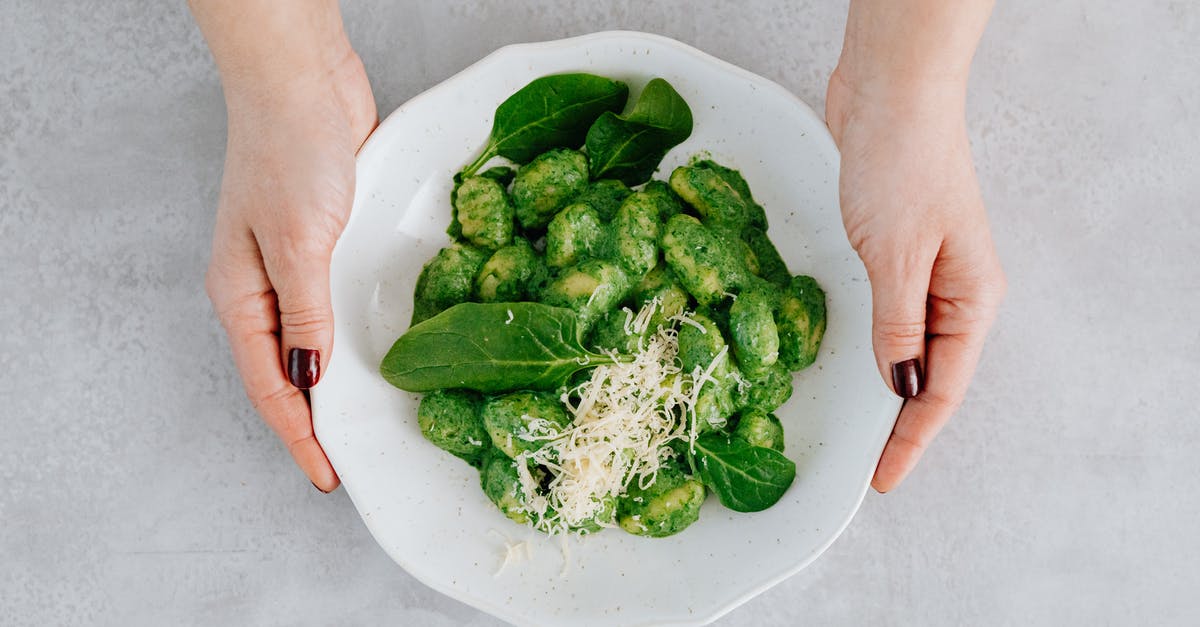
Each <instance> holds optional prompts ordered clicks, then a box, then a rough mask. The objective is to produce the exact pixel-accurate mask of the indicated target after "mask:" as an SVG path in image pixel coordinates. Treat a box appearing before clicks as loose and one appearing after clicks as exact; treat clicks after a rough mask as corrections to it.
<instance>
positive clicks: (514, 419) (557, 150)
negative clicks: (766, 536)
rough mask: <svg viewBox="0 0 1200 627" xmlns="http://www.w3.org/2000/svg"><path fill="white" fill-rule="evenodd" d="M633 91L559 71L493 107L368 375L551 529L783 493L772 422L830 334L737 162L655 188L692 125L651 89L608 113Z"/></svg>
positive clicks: (430, 435)
mask: <svg viewBox="0 0 1200 627" xmlns="http://www.w3.org/2000/svg"><path fill="white" fill-rule="evenodd" d="M627 97H628V87H627V86H626V85H625V84H624V83H622V82H620V81H615V80H611V79H608V78H604V77H598V76H592V75H588V74H560V75H553V76H545V77H542V78H539V79H537V80H535V81H533V82H532V83H530V84H529V85H527V86H526V87H525V88H523V89H521V90H520V91H518V92H517V93H516V94H514V95H513V96H512V97H510V98H509V99H508V100H506V101H505V102H504V103H502V104H501V105H500V107H499V108H498V109H497V111H496V116H495V122H494V123H493V128H492V133H491V136H490V138H489V140H488V142H487V144H486V146H485V148H484V150H483V152H482V153H481V154H480V156H479V158H477V159H476V160H475V161H474V162H473V163H471V164H470V165H468V166H467V167H465V168H464V169H463V171H462V172H459V173H458V174H457V175H456V176H455V177H454V190H453V192H452V194H451V208H450V212H449V213H450V226H449V228H448V229H447V233H448V234H449V235H450V236H451V238H452V239H453V240H454V241H453V242H452V243H451V244H450V245H449V246H447V247H445V248H443V249H442V250H441V251H439V252H438V254H437V255H435V256H434V258H433V259H431V260H430V261H429V263H427V264H426V266H425V267H424V269H423V270H422V271H421V274H420V277H419V279H418V281H417V285H416V290H415V293H414V304H413V317H412V326H411V327H410V328H409V330H408V331H407V332H406V333H405V334H404V335H402V336H401V337H400V338H399V339H397V340H396V343H395V344H394V345H393V346H392V349H391V350H390V351H389V352H388V354H387V356H386V357H385V358H384V360H383V363H382V364H381V366H380V371H381V373H382V375H383V376H384V378H385V379H387V380H388V381H389V382H390V383H392V384H393V385H395V386H396V387H399V388H401V389H403V390H407V391H410V392H420V393H424V394H425V396H424V398H423V399H422V400H421V404H420V408H419V410H418V424H419V426H420V428H421V432H422V433H423V434H424V435H425V437H426V438H427V439H428V440H429V441H430V442H432V443H433V444H435V445H436V446H438V447H440V448H442V449H444V450H446V451H447V452H449V453H451V454H453V455H455V456H457V457H459V458H461V459H463V460H465V461H466V462H468V463H470V464H472V465H474V466H476V467H478V468H479V472H480V483H481V487H482V488H483V492H484V494H485V495H486V496H487V498H488V499H489V500H491V501H492V502H493V503H494V504H495V505H496V506H497V508H499V510H500V511H501V512H502V513H503V514H504V515H505V516H507V517H509V518H511V519H512V520H514V521H516V522H518V523H522V524H528V525H531V526H533V527H534V528H536V529H538V530H541V531H544V532H547V533H550V534H561V533H580V534H583V533H593V532H596V531H599V530H601V529H604V528H620V529H623V530H625V531H627V532H629V533H632V534H635V535H642V536H648V537H664V536H669V535H672V534H675V533H678V532H680V531H682V530H683V529H684V528H686V527H687V526H689V525H691V524H692V523H694V522H695V521H696V520H698V519H699V516H700V510H701V506H702V504H703V503H704V501H705V497H706V495H707V494H708V492H709V491H711V492H712V493H713V494H715V495H716V497H717V499H718V500H719V501H720V502H721V504H723V505H724V506H726V507H728V508H730V509H733V510H735V511H739V512H754V511H760V510H763V509H766V508H767V507H770V506H771V505H773V504H775V503H776V502H778V501H779V499H781V498H782V497H783V495H784V493H785V492H786V491H787V489H788V487H789V486H790V485H791V483H792V482H793V481H794V479H795V476H796V466H795V463H794V462H792V461H791V460H790V459H788V458H787V457H786V456H785V455H783V453H782V451H783V448H784V437H783V433H784V426H783V424H782V423H781V421H780V420H779V418H778V417H777V416H776V415H775V411H776V410H777V409H778V408H779V406H780V405H782V404H783V403H784V402H786V401H787V400H788V398H789V397H790V396H791V394H792V390H793V380H792V375H791V373H792V372H794V371H796V370H800V369H802V368H805V367H807V366H809V365H811V364H812V363H813V362H814V361H815V360H816V359H817V356H818V353H819V350H820V344H821V337H822V336H823V334H824V331H825V324H826V310H825V294H824V292H823V291H822V290H821V288H820V286H819V285H818V284H817V282H816V281H815V280H814V279H812V278H811V277H808V276H793V275H792V274H791V273H790V271H789V270H788V268H787V265H786V263H785V262H784V261H783V258H782V256H781V255H780V254H779V251H778V249H777V248H776V247H775V245H774V244H773V243H772V242H771V240H770V238H769V237H768V235H767V231H768V229H767V226H768V225H767V214H766V211H765V210H764V208H763V207H762V206H761V205H760V204H759V203H758V202H757V201H755V199H754V197H753V195H752V194H751V191H750V186H749V184H748V183H747V182H746V180H745V179H744V178H743V177H742V175H741V174H740V173H739V172H738V171H736V170H734V169H731V168H728V167H725V166H723V165H721V164H719V163H717V162H715V161H713V160H712V159H709V158H696V159H693V161H692V162H691V163H690V164H689V165H686V166H683V167H679V168H675V169H674V170H673V171H672V172H670V174H669V176H667V180H665V181H664V180H651V177H652V176H653V175H654V173H655V171H656V170H657V169H658V167H659V165H660V163H661V162H662V159H663V158H664V156H665V155H666V154H667V153H668V152H669V151H670V150H671V149H672V148H674V147H675V146H677V145H679V144H680V143H682V142H683V141H685V140H686V139H687V138H688V136H689V135H690V134H691V131H692V123H693V121H692V114H691V110H690V108H689V107H688V105H687V103H686V102H685V101H684V99H683V98H682V97H681V96H680V95H679V93H678V92H676V91H675V89H674V88H673V87H672V86H671V85H670V84H669V83H668V82H667V81H665V80H662V79H657V78H656V79H653V80H651V81H650V82H649V83H648V84H647V85H645V86H644V87H643V89H642V91H641V93H640V95H639V96H638V98H637V100H636V102H635V103H634V105H633V107H632V108H631V109H630V110H629V112H628V113H622V110H623V109H624V108H625V104H626V99H627ZM496 157H500V158H503V159H505V160H507V162H508V163H506V164H503V165H496V166H494V167H491V168H489V169H484V167H485V166H488V165H489V164H490V163H491V162H492V161H493V159H494V158H496Z"/></svg>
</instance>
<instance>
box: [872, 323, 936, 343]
mask: <svg viewBox="0 0 1200 627" xmlns="http://www.w3.org/2000/svg"><path fill="white" fill-rule="evenodd" d="M875 338H876V340H878V341H880V342H883V343H885V344H911V343H915V342H924V341H925V323H924V322H923V321H922V322H903V321H893V320H878V321H876V322H875Z"/></svg>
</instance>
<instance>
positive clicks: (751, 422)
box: [733, 411, 783, 453]
mask: <svg viewBox="0 0 1200 627" xmlns="http://www.w3.org/2000/svg"><path fill="white" fill-rule="evenodd" d="M733 435H735V436H737V437H739V438H742V439H743V440H745V441H747V442H749V443H750V444H752V445H754V446H763V447H766V448H773V449H775V450H777V451H779V452H780V453H782V452H783V424H782V423H780V422H779V418H778V417H776V416H775V414H768V413H765V412H761V411H744V412H742V416H741V418H739V419H738V424H737V428H736V429H734V430H733Z"/></svg>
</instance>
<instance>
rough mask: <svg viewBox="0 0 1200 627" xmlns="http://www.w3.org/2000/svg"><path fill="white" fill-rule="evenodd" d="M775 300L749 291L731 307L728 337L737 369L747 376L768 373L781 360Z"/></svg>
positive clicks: (763, 293) (743, 293)
mask: <svg viewBox="0 0 1200 627" xmlns="http://www.w3.org/2000/svg"><path fill="white" fill-rule="evenodd" d="M773 305H774V302H773V298H772V297H771V296H770V295H769V294H767V293H766V292H763V291H761V290H747V291H743V292H742V293H741V294H740V295H738V297H737V299H736V300H734V301H733V304H732V305H730V307H729V333H730V336H731V337H732V339H733V354H734V356H735V357H737V363H738V366H739V367H740V368H741V370H742V372H745V373H746V374H748V375H756V374H759V373H762V372H765V371H766V370H767V368H769V367H770V366H772V365H774V364H775V362H776V361H778V359H779V330H778V329H777V328H776V327H775V319H774V316H773V315H772V312H771V309H772V306H773Z"/></svg>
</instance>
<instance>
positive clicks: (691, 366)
mask: <svg viewBox="0 0 1200 627" xmlns="http://www.w3.org/2000/svg"><path fill="white" fill-rule="evenodd" d="M692 319H693V320H694V321H696V322H697V323H698V324H700V325H701V326H702V327H704V330H703V331H701V330H700V329H699V328H697V327H695V326H693V325H690V324H682V325H680V327H679V336H678V338H679V354H678V357H679V362H680V367H681V368H682V369H683V372H685V373H688V374H691V373H692V372H693V371H695V370H696V369H700V370H701V371H705V370H707V369H708V367H709V365H710V364H712V362H713V360H714V359H716V357H717V355H719V354H720V353H721V349H723V348H725V347H726V346H727V344H726V342H725V338H724V337H723V336H722V335H721V329H720V327H718V326H717V323H716V322H714V321H713V320H712V319H711V318H709V317H707V316H705V315H704V314H702V313H697V314H695V315H694V316H693V317H692ZM709 376H711V377H712V378H713V379H714V381H706V382H705V383H704V384H703V387H701V388H700V394H699V396H698V397H697V398H696V404H695V406H694V408H693V409H694V410H695V412H696V428H697V431H698V432H700V433H704V432H707V431H711V430H713V429H718V428H721V427H723V426H724V425H725V424H727V423H728V421H729V418H730V417H732V416H733V413H734V411H736V409H737V406H736V404H735V402H734V392H735V391H736V390H737V388H738V384H737V382H738V378H739V377H740V376H741V373H740V372H738V369H737V367H736V366H734V365H733V356H732V355H730V354H729V353H728V351H726V353H725V356H724V357H722V358H721V361H720V362H718V364H717V366H716V367H715V368H714V369H713V371H712V373H711V374H710V375H709Z"/></svg>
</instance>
